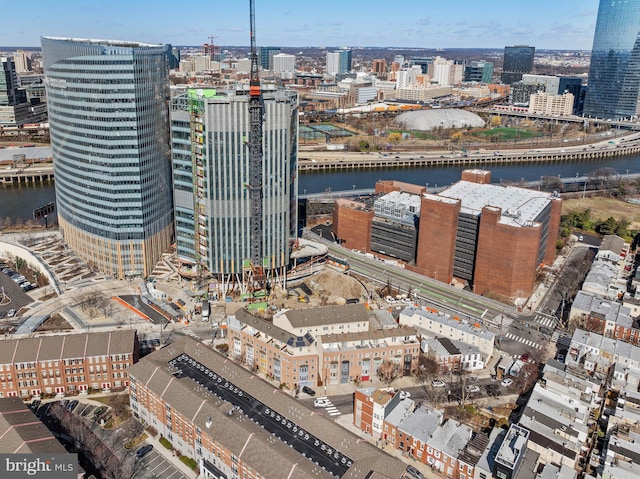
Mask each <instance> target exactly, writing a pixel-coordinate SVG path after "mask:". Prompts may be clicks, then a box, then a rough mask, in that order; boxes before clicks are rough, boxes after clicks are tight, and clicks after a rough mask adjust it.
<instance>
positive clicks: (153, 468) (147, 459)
mask: <svg viewBox="0 0 640 479" xmlns="http://www.w3.org/2000/svg"><path fill="white" fill-rule="evenodd" d="M140 461H142V463H143V464H144V471H145V474H144V475H145V477H157V478H158V479H189V477H188V476H185V475H184V474H182V472H180V471H178V470H177V469H176V468H175V467H174V466H173V464H171V463H170V462H169V461H168V460H167V459H165V458H164V457H162V456H161V455H160V454H159V453H158V452H157V451H156V450H155V449H154V450H152V451H151V452H150V453H148V454H147V455H146V456H144V457H143V458H142V459H140Z"/></svg>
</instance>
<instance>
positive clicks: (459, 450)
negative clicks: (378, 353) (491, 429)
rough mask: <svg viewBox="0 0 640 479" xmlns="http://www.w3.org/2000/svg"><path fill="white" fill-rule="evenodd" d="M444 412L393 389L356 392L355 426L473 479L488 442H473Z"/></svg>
mask: <svg viewBox="0 0 640 479" xmlns="http://www.w3.org/2000/svg"><path fill="white" fill-rule="evenodd" d="M443 419H444V416H443V413H442V411H439V410H437V409H431V408H429V407H427V406H424V405H422V406H419V407H416V403H415V402H414V401H413V400H411V399H410V398H408V397H406V396H403V395H402V393H400V392H395V391H394V390H393V389H375V388H363V389H357V390H356V392H355V393H354V419H353V424H354V426H355V427H357V428H358V429H360V430H362V431H363V432H365V433H367V434H369V435H371V436H373V437H375V438H376V439H378V440H379V441H383V442H384V444H386V445H388V446H391V447H392V448H394V449H399V450H401V451H402V452H403V454H406V455H408V456H410V457H412V458H414V459H415V460H417V461H420V462H421V463H423V464H427V465H429V466H431V467H432V468H433V469H435V470H437V471H439V472H441V473H444V474H447V475H448V476H449V477H452V476H453V474H454V471H456V474H457V475H459V477H460V479H468V478H472V477H473V475H474V468H475V466H476V464H477V462H478V460H479V458H480V456H481V455H482V452H483V451H484V448H485V447H486V445H487V443H488V441H489V439H488V437H486V436H482V435H481V436H482V437H481V438H478V440H477V441H475V442H473V441H472V435H473V431H472V429H471V428H470V427H468V426H466V425H464V424H461V423H459V422H458V421H456V420H454V419H449V420H447V421H446V422H444V421H443Z"/></svg>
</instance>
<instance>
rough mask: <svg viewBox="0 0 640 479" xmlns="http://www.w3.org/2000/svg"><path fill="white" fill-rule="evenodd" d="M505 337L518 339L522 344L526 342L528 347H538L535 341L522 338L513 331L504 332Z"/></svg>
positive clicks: (513, 339)
mask: <svg viewBox="0 0 640 479" xmlns="http://www.w3.org/2000/svg"><path fill="white" fill-rule="evenodd" d="M505 337H506V338H507V339H510V340H512V341H518V342H519V343H522V344H526V345H527V346H529V347H530V348H535V349H540V347H541V346H540V345H539V344H538V343H536V342H535V341H531V340H530V339H526V338H522V337H520V336H516V335H515V334H513V333H507V334H505Z"/></svg>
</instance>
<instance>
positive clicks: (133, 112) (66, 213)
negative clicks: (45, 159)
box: [42, 37, 173, 279]
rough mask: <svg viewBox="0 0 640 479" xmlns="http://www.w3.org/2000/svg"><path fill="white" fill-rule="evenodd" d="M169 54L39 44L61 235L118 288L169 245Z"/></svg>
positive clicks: (49, 41) (126, 47)
mask: <svg viewBox="0 0 640 479" xmlns="http://www.w3.org/2000/svg"><path fill="white" fill-rule="evenodd" d="M170 50H171V46H170V45H151V44H144V43H135V42H118V41H107V40H76V39H64V38H51V37H43V38H42V55H43V61H44V69H45V81H46V87H47V97H48V104H49V123H50V132H51V146H52V150H53V159H54V172H55V178H56V202H57V209H58V220H59V223H60V229H61V231H62V233H63V235H64V238H65V241H66V242H67V244H68V245H69V247H70V248H71V249H72V250H74V251H75V252H76V253H77V254H78V256H80V257H81V258H83V259H84V260H85V261H87V262H89V263H90V264H91V265H92V266H93V267H95V268H96V269H97V270H98V271H100V272H102V273H105V274H108V275H110V276H114V277H116V278H120V279H122V278H125V277H132V276H144V277H146V276H148V275H149V274H150V273H151V270H152V268H153V266H154V265H155V263H156V262H157V261H158V260H159V259H160V257H161V255H162V253H163V252H165V251H166V250H167V249H168V248H169V246H170V245H171V240H172V236H173V204H172V195H171V153H170V143H169V109H168V100H169V76H168V74H169V67H168V61H169V53H170Z"/></svg>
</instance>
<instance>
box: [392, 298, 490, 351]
mask: <svg viewBox="0 0 640 479" xmlns="http://www.w3.org/2000/svg"><path fill="white" fill-rule="evenodd" d="M399 323H400V325H401V326H409V327H413V328H416V330H417V331H418V332H420V334H421V335H423V336H431V337H435V336H438V337H445V338H449V339H452V340H455V341H460V342H462V343H465V344H468V345H470V346H475V347H476V348H478V350H479V351H480V352H481V353H482V354H483V355H485V356H486V357H491V356H492V355H493V348H494V343H495V334H493V333H492V332H490V331H487V330H485V329H482V327H481V325H480V324H479V323H473V322H470V321H467V320H464V319H462V318H460V317H458V316H451V315H449V314H446V313H443V312H442V311H436V310H434V309H425V308H418V307H415V306H408V307H406V308H404V309H403V310H402V311H401V312H400V316H399Z"/></svg>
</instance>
